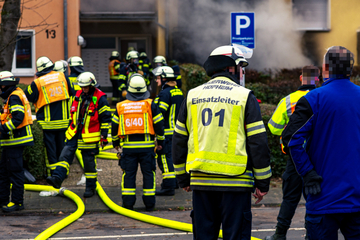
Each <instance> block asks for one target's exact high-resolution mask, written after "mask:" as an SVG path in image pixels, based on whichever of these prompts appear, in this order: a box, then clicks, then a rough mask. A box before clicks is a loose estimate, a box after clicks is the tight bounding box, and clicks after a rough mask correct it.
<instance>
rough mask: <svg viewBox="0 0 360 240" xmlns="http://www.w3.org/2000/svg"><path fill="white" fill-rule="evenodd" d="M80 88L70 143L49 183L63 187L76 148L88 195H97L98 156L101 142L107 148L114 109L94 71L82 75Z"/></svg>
mask: <svg viewBox="0 0 360 240" xmlns="http://www.w3.org/2000/svg"><path fill="white" fill-rule="evenodd" d="M77 80H78V85H79V86H80V87H81V90H80V91H77V92H76V96H75V100H74V102H73V103H72V106H71V110H70V113H71V122H70V125H69V128H68V129H67V131H66V139H67V142H66V144H65V147H64V149H63V151H62V152H61V155H60V159H59V163H58V164H57V167H56V169H55V171H54V173H53V175H52V176H51V177H48V178H47V179H46V180H47V182H48V183H49V184H50V185H52V186H53V187H54V188H60V187H61V184H62V182H63V181H64V179H65V177H66V176H67V175H68V174H69V169H70V165H71V164H72V161H73V159H74V154H75V151H76V149H77V148H78V149H79V150H81V154H82V157H83V162H84V171H85V177H86V189H85V192H84V197H85V198H89V197H92V196H93V195H94V194H95V189H96V181H97V171H96V161H95V155H97V154H99V143H100V146H101V147H104V146H105V145H106V144H107V143H108V141H107V135H108V131H109V123H110V122H111V112H110V107H109V103H108V102H107V100H106V94H105V93H103V92H102V91H101V90H99V89H97V88H96V87H95V86H96V79H95V76H94V74H92V73H91V72H83V73H81V74H80V75H79V76H78V78H77Z"/></svg>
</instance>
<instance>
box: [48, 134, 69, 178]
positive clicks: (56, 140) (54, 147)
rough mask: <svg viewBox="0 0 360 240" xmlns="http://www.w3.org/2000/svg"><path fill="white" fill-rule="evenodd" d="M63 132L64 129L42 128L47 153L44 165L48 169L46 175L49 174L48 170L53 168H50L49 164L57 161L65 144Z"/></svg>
mask: <svg viewBox="0 0 360 240" xmlns="http://www.w3.org/2000/svg"><path fill="white" fill-rule="evenodd" d="M65 132H66V130H59V131H49V130H43V136H44V144H45V148H46V155H47V162H46V167H47V169H48V171H47V172H48V176H51V173H50V170H54V169H55V168H52V167H51V166H50V165H51V164H54V163H57V162H58V161H59V157H60V154H61V151H62V150H63V148H64V146H65Z"/></svg>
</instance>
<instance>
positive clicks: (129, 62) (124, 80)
mask: <svg viewBox="0 0 360 240" xmlns="http://www.w3.org/2000/svg"><path fill="white" fill-rule="evenodd" d="M134 73H139V54H138V52H137V51H134V50H133V51H129V52H128V53H127V54H126V65H125V66H123V67H122V68H121V69H120V76H119V79H120V86H119V91H120V92H121V96H120V100H124V99H125V96H126V93H127V86H128V80H129V79H130V77H131V75H132V74H134ZM140 73H142V74H141V75H143V72H142V71H140Z"/></svg>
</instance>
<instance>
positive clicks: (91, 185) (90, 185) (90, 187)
mask: <svg viewBox="0 0 360 240" xmlns="http://www.w3.org/2000/svg"><path fill="white" fill-rule="evenodd" d="M95 188H96V178H87V179H86V188H85V192H84V198H89V197H92V196H94V194H95Z"/></svg>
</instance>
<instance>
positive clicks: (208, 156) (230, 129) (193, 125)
mask: <svg viewBox="0 0 360 240" xmlns="http://www.w3.org/2000/svg"><path fill="white" fill-rule="evenodd" d="M249 93H250V90H249V89H246V88H244V87H241V86H240V85H238V84H236V83H235V82H233V81H231V80H230V79H229V78H226V77H216V78H214V79H212V80H210V81H209V82H207V83H205V84H203V85H201V86H199V87H197V88H195V89H192V90H190V91H189V93H188V96H187V103H186V105H187V115H188V117H187V124H186V125H187V128H188V132H189V141H188V156H187V160H186V171H187V172H190V171H198V172H203V173H208V174H222V175H227V176H237V175H241V174H243V173H245V171H246V166H247V160H248V156H247V152H246V132H245V125H244V122H245V119H244V116H245V106H246V102H247V99H248V96H249Z"/></svg>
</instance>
